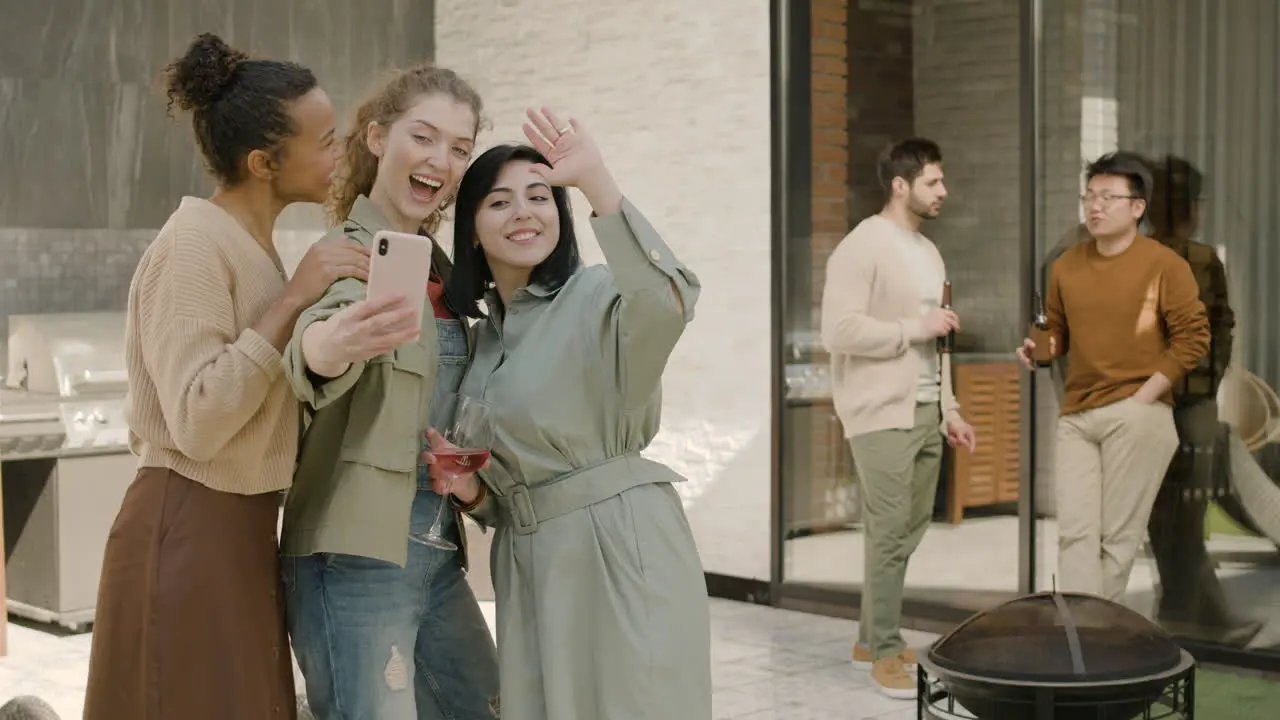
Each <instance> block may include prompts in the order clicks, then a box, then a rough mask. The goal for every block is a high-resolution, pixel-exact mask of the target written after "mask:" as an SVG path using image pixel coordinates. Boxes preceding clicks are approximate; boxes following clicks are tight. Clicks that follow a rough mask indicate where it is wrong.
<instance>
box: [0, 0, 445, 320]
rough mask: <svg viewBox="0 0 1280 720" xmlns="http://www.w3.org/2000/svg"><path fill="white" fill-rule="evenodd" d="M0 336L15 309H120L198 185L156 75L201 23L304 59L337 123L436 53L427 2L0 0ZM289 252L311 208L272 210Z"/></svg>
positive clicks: (191, 148)
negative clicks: (385, 76)
mask: <svg viewBox="0 0 1280 720" xmlns="http://www.w3.org/2000/svg"><path fill="white" fill-rule="evenodd" d="M0 5H2V6H3V13H2V14H3V16H4V22H2V23H0V258H3V260H0V337H4V336H6V335H7V333H8V316H9V315H11V314H15V313H32V312H71V311H86V310H110V309H118V308H123V307H124V303H125V298H126V293H127V290H128V286H129V280H130V279H131V277H132V274H133V270H134V267H135V265H136V263H137V260H138V257H139V256H140V255H141V253H142V251H143V250H144V249H145V248H146V246H147V244H148V243H149V242H150V241H151V239H152V238H153V237H154V236H155V232H156V230H157V229H158V228H159V227H160V226H161V225H163V224H164V221H165V219H166V218H167V217H168V215H169V213H170V212H171V211H172V209H173V208H174V207H176V205H177V203H178V201H179V199H180V198H181V197H182V196H183V195H189V194H195V195H207V194H208V193H209V192H210V191H211V190H212V186H211V184H210V182H209V180H208V179H207V177H206V176H205V174H204V171H203V169H202V167H201V164H200V159H199V157H198V155H197V153H196V150H195V144H194V141H193V140H192V137H191V129H190V121H189V118H188V117H187V116H181V117H179V118H177V119H175V120H170V119H169V118H168V117H167V116H166V115H165V98H164V94H163V90H162V85H161V80H160V72H161V70H162V69H163V67H164V66H165V65H166V64H167V63H168V62H169V61H170V60H171V59H172V58H173V57H176V56H177V55H178V54H180V53H181V52H183V51H184V50H185V49H186V46H187V44H188V43H189V42H190V40H191V39H192V38H193V37H194V36H195V35H196V34H197V33H200V32H206V31H208V32H216V33H218V34H220V35H222V37H223V38H224V39H226V40H227V41H228V42H230V43H231V44H232V45H234V46H236V47H238V48H240V49H243V50H246V51H249V52H251V53H253V54H257V55H260V56H264V57H274V58H287V59H291V60H295V61H297V62H301V63H303V64H304V65H307V66H308V67H310V68H311V69H312V70H313V71H315V73H316V75H317V77H318V78H319V79H320V82H321V84H322V85H323V86H324V88H325V89H326V90H327V91H328V92H329V94H330V96H331V97H332V98H333V100H334V103H335V105H336V106H337V109H338V111H339V113H340V115H339V117H340V118H341V119H340V121H339V122H340V124H345V119H346V113H347V111H348V109H349V106H350V104H351V103H352V102H353V101H355V100H357V99H358V98H359V96H360V94H361V93H363V92H364V89H365V86H366V84H367V83H369V82H370V81H371V79H372V78H373V77H374V76H375V75H376V73H377V72H378V71H380V70H383V69H385V68H388V67H391V66H394V65H406V64H410V63H414V62H418V61H422V60H427V59H430V58H431V57H432V56H433V47H434V2H433V0H361V2H358V3H357V2H355V1H354V0H182V1H181V2H176V3H174V2H168V0H111V1H110V2H108V1H106V0H40V1H39V2H16V1H11V0H3V2H2V3H0ZM279 227H280V229H281V232H280V233H279V236H280V237H279V240H280V242H281V245H282V247H281V252H282V255H283V256H284V258H285V260H286V263H288V264H290V265H292V263H293V262H296V258H297V257H299V256H300V255H301V252H302V250H303V249H304V248H305V246H306V244H307V243H308V242H309V240H310V239H311V238H314V237H315V236H316V235H318V231H319V230H320V229H321V228H322V224H321V216H320V213H319V212H318V208H316V207H314V206H312V207H302V208H293V209H291V210H290V211H288V212H286V214H285V215H284V216H282V217H281V222H280V225H279Z"/></svg>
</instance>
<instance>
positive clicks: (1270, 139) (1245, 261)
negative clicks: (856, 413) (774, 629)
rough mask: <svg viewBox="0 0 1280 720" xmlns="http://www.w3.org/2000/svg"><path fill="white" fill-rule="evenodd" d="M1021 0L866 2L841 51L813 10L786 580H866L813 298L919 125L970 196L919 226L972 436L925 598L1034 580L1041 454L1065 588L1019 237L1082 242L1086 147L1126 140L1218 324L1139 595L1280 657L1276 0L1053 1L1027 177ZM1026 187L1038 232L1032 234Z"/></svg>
mask: <svg viewBox="0 0 1280 720" xmlns="http://www.w3.org/2000/svg"><path fill="white" fill-rule="evenodd" d="M1020 5H1022V4H1021V3H1014V2H998V1H996V0H992V1H991V2H985V1H984V2H975V3H941V2H937V1H936V0H914V1H912V0H898V1H896V2H895V1H890V2H883V3H849V4H848V8H847V10H846V13H847V15H846V17H845V22H844V24H843V25H842V26H841V27H840V29H839V32H840V33H842V36H841V37H843V42H844V48H845V50H844V54H843V55H839V54H838V53H837V54H835V55H832V54H831V53H830V52H829V51H830V48H831V47H832V44H831V43H828V42H826V40H832V41H834V38H832V37H831V36H830V35H829V33H828V30H829V28H828V29H825V30H824V29H823V28H822V27H820V22H819V21H818V20H817V19H815V20H814V25H813V27H810V28H807V29H806V31H807V32H809V33H810V36H811V38H814V39H815V40H814V42H813V49H812V59H813V67H812V69H811V71H812V78H811V81H812V82H811V86H812V92H813V97H812V101H813V102H812V104H813V112H812V119H811V126H810V128H808V132H809V137H807V138H805V139H804V142H805V143H806V144H807V145H811V147H810V150H811V156H812V165H813V172H812V177H811V183H810V186H809V187H806V188H805V189H804V192H805V193H806V194H805V196H804V197H803V198H801V199H800V200H799V208H798V210H799V211H800V212H805V213H808V214H809V216H810V219H811V220H812V223H811V224H812V232H811V233H810V234H809V235H807V236H805V237H790V238H787V239H786V258H787V269H786V272H787V277H786V291H787V292H786V299H787V301H786V307H787V312H786V319H785V321H784V322H785V326H784V334H785V336H786V344H785V347H784V348H783V349H782V351H783V353H784V357H785V361H786V364H787V368H786V377H785V381H786V402H785V407H784V408H783V410H782V412H783V416H782V418H781V423H782V441H783V443H784V452H783V458H784V465H783V467H782V470H781V471H782V480H781V482H782V502H783V528H782V530H783V542H784V569H783V579H784V581H785V582H787V583H795V584H802V585H810V586H822V587H828V588H835V589H840V590H846V591H849V592H850V593H851V595H850V597H851V598H852V597H854V595H852V594H855V593H859V592H861V591H862V589H863V584H864V581H865V577H866V573H865V569H864V568H863V566H862V565H863V555H864V553H863V541H864V539H865V538H864V534H863V527H864V526H863V520H864V518H863V509H862V498H861V492H860V481H859V478H858V477H857V473H856V469H855V468H854V465H853V462H852V458H851V456H850V452H849V447H848V443H847V440H846V438H845V437H844V436H843V432H842V428H841V426H840V422H839V420H838V419H837V418H836V416H835V413H834V411H833V408H832V405H831V400H830V382H831V378H830V374H829V370H828V367H829V365H830V358H829V357H828V356H827V354H826V352H825V350H824V349H823V348H822V346H821V343H820V342H819V340H818V337H817V331H818V322H817V320H818V304H819V303H818V301H819V298H821V296H822V291H823V288H824V285H825V283H829V282H838V281H839V278H832V277H827V276H825V273H824V270H823V269H824V268H825V265H826V259H827V256H828V255H829V254H830V252H831V251H832V249H833V248H835V247H836V245H837V243H838V242H839V240H840V239H841V238H842V237H843V235H844V234H845V233H846V232H848V231H849V230H850V229H851V228H852V227H854V226H855V225H856V224H857V223H858V222H859V221H861V220H862V219H864V218H866V217H867V216H869V215H871V214H873V213H875V212H876V211H877V210H878V209H879V205H880V203H881V201H882V199H883V198H882V196H881V195H880V192H879V186H878V183H877V181H876V178H875V173H874V167H875V155H876V153H877V152H878V151H879V150H880V149H881V148H883V147H884V146H885V145H887V144H888V143H890V142H891V141H893V140H898V139H902V138H905V137H910V136H913V135H922V136H925V137H929V138H930V139H932V140H935V141H937V142H938V143H939V144H940V145H941V146H942V148H943V150H944V155H945V162H944V167H945V170H946V183H947V188H948V190H949V191H950V193H951V197H950V199H949V200H948V203H947V207H946V209H945V211H944V212H943V215H942V216H941V217H940V218H939V219H938V220H936V221H934V222H933V223H932V224H931V225H929V226H928V228H927V229H926V230H925V234H926V235H928V236H929V237H930V238H931V239H932V240H933V241H934V243H935V244H936V245H937V246H938V249H939V251H940V252H941V254H942V255H943V257H944V259H945V261H946V263H947V269H948V277H949V278H950V279H951V280H952V281H953V282H954V283H955V305H956V309H957V312H958V314H959V315H960V318H961V322H962V330H961V332H960V333H959V336H958V338H957V349H956V353H955V357H954V367H955V377H954V378H953V379H954V383H955V390H956V395H957V398H958V399H959V401H960V402H961V405H962V407H964V408H965V409H966V411H967V414H966V418H967V419H968V420H969V421H970V422H971V423H972V424H973V425H974V427H975V429H976V430H977V433H978V441H979V452H978V453H975V454H974V455H972V456H969V455H968V454H965V453H954V452H952V453H948V455H947V458H946V459H945V461H944V463H943V468H942V471H941V473H940V478H939V486H938V492H937V498H936V501H935V504H934V513H933V517H932V522H931V525H930V527H929V528H928V530H927V532H926V533H925V535H924V538H923V540H922V541H921V544H920V546H919V548H918V549H917V551H916V552H915V554H914V556H913V557H912V559H911V562H910V564H909V566H908V570H907V580H906V591H905V592H906V598H907V600H908V601H911V600H924V601H928V602H932V603H937V604H942V605H946V606H949V607H956V608H961V609H966V610H981V609H986V608H988V607H990V606H991V605H993V604H994V603H996V602H998V601H1000V600H1001V599H1004V598H1007V597H1009V596H1011V595H1013V594H1015V593H1016V592H1017V590H1018V586H1019V582H1018V581H1019V577H1018V572H1019V556H1018V553H1019V548H1020V547H1025V543H1026V542H1027V541H1028V539H1027V538H1024V537H1020V535H1019V523H1018V516H1017V507H1018V501H1019V500H1020V499H1022V498H1020V497H1019V494H1020V487H1019V483H1018V477H1019V473H1020V471H1021V468H1022V466H1023V464H1026V463H1031V464H1033V465H1034V468H1035V478H1036V486H1035V497H1036V503H1035V507H1034V508H1033V509H1032V510H1033V512H1034V513H1035V518H1036V523H1035V529H1036V538H1037V544H1036V548H1037V553H1038V555H1037V557H1036V561H1037V562H1036V567H1037V574H1036V578H1035V583H1036V586H1037V587H1038V588H1046V589H1047V588H1049V587H1051V586H1053V584H1054V583H1055V579H1056V577H1057V565H1056V563H1057V542H1058V537H1057V511H1058V508H1057V507H1056V503H1055V502H1054V495H1055V493H1054V488H1055V483H1056V482H1057V478H1055V477H1054V474H1053V472H1052V469H1053V466H1054V457H1055V446H1054V442H1053V428H1054V425H1055V422H1056V417H1057V415H1058V411H1059V396H1060V393H1061V390H1062V377H1063V371H1064V370H1065V366H1064V364H1063V362H1062V361H1059V362H1058V363H1056V364H1055V366H1054V368H1053V370H1052V371H1040V372H1038V373H1037V380H1036V387H1037V389H1038V392H1037V394H1036V397H1037V407H1036V408H1034V411H1035V414H1036V422H1035V426H1036V427H1037V429H1038V430H1037V437H1036V438H1035V439H1034V440H1035V442H1034V443H1033V445H1034V447H1035V454H1034V455H1033V456H1031V457H1022V456H1021V455H1020V452H1019V441H1020V439H1021V433H1022V432H1023V431H1025V429H1026V428H1027V427H1029V426H1030V422H1029V421H1030V418H1024V417H1022V416H1021V408H1020V406H1019V401H1020V387H1019V384H1018V378H1019V372H1020V371H1019V370H1018V368H1017V366H1016V365H1015V363H1014V360H1013V358H1012V356H1011V352H1010V351H1011V350H1012V348H1013V347H1015V345H1016V343H1017V342H1018V341H1020V339H1021V338H1022V337H1023V335H1024V334H1025V332H1026V326H1027V321H1028V320H1029V316H1028V308H1029V306H1030V300H1031V298H1030V297H1023V295H1024V294H1028V293H1027V292H1026V290H1027V283H1026V282H1025V281H1024V279H1023V278H1021V277H1019V274H1018V269H1017V262H1016V258H1017V257H1018V254H1019V252H1020V251H1021V250H1022V248H1023V247H1025V245H1026V244H1027V243H1034V244H1035V249H1036V251H1037V254H1038V255H1039V257H1040V258H1041V259H1042V261H1043V262H1042V269H1044V268H1047V267H1048V266H1049V264H1050V263H1052V261H1053V259H1054V258H1056V257H1057V256H1058V255H1060V254H1061V252H1063V251H1064V250H1065V249H1066V248H1068V247H1071V246H1072V245H1075V244H1078V243H1080V242H1089V241H1090V237H1089V233H1088V230H1087V228H1086V227H1084V225H1083V224H1082V219H1083V215H1082V204H1081V197H1082V195H1085V194H1086V187H1085V184H1084V183H1083V181H1082V168H1083V167H1084V166H1085V164H1086V163H1088V162H1089V161H1092V160H1094V159H1096V158H1097V157H1099V156H1101V155H1103V154H1104V153H1107V152H1111V151H1115V150H1124V151H1128V152H1133V153H1136V154H1138V155H1140V156H1141V157H1142V158H1144V159H1145V160H1146V162H1147V163H1148V166H1149V168H1150V170H1151V174H1152V176H1153V179H1154V186H1153V188H1152V196H1151V198H1150V202H1149V208H1148V212H1147V217H1146V218H1145V220H1144V222H1143V224H1142V226H1141V227H1142V232H1143V233H1144V234H1146V235H1148V236H1150V237H1152V238H1154V239H1156V240H1159V241H1160V242H1162V243H1165V244H1166V245H1168V246H1169V247H1171V248H1173V249H1174V250H1176V251H1177V252H1178V253H1179V254H1181V255H1182V256H1183V257H1184V259H1185V260H1186V262H1187V263H1188V265H1189V266H1190V267H1191V269H1192V271H1193V274H1194V275H1195V277H1196V280H1197V286H1198V288H1199V290H1200V295H1201V301H1202V302H1203V303H1204V305H1205V307H1206V312H1207V314H1208V316H1209V320H1210V326H1211V336H1212V342H1211V348H1210V352H1209V353H1208V354H1206V355H1205V357H1204V359H1203V360H1202V362H1201V365H1200V367H1198V368H1197V369H1196V371H1195V372H1193V373H1191V374H1190V375H1189V376H1188V377H1187V378H1186V379H1185V380H1184V381H1183V382H1182V383H1180V385H1179V387H1178V388H1177V391H1178V392H1177V405H1176V408H1175V424H1176V426H1177V429H1178V435H1179V449H1178V451H1177V452H1176V453H1175V456H1174V459H1173V460H1172V461H1171V462H1170V464H1169V467H1168V469H1167V472H1166V473H1165V476H1164V479H1163V481H1162V483H1161V485H1160V491H1159V494H1158V496H1157V499H1156V501H1155V504H1154V507H1153V509H1152V513H1151V517H1150V521H1149V523H1148V527H1147V533H1146V536H1145V537H1144V538H1143V545H1142V548H1141V549H1140V551H1139V556H1138V559H1137V561H1136V564H1135V566H1134V569H1133V572H1132V573H1131V575H1130V578H1129V583H1128V587H1127V590H1126V592H1125V594H1124V596H1123V598H1122V601H1123V602H1124V603H1125V604H1127V605H1129V606H1130V607H1133V608H1135V609H1137V610H1139V611H1141V612H1143V613H1144V614H1148V615H1150V616H1151V617H1153V618H1154V619H1156V620H1158V621H1159V622H1160V623H1162V624H1163V625H1164V626H1165V627H1167V628H1168V629H1169V630H1171V631H1173V632H1175V633H1177V634H1179V635H1183V636H1186V637H1189V638H1195V639H1198V640H1204V641H1209V642H1214V643H1221V644H1224V645H1230V646H1235V647H1245V648H1248V649H1250V650H1254V651H1259V652H1277V653H1280V622H1277V620H1280V551H1278V550H1277V548H1278V547H1280V398H1278V397H1277V394H1276V388H1280V324H1278V323H1277V322H1276V320H1275V315H1274V313H1275V312H1276V308H1277V307H1280V285H1277V284H1276V283H1275V276H1276V275H1277V274H1280V245H1277V243H1276V238H1277V237H1280V213H1277V211H1276V204H1275V202H1274V198H1275V197H1276V196H1277V194H1280V165H1278V164H1277V163H1276V162H1275V157H1276V152H1277V148H1280V124H1278V123H1277V122H1276V118H1275V115H1274V113H1275V108H1276V107H1280V85H1277V83H1276V70H1275V68H1277V67H1280V47H1278V46H1277V45H1276V43H1274V39H1273V37H1272V36H1273V34H1274V30H1275V28H1276V27H1277V26H1278V23H1280V4H1276V3H1271V2H1264V1H1262V0H1257V1H1256V2H1255V1H1254V0H1242V1H1241V2H1230V3H1224V2H1210V1H1209V0H1159V1H1156V0H1134V2H1124V3H1120V2H1116V0H1087V1H1084V2H1082V1H1080V0H1044V1H1043V2H1042V3H1041V8H1042V12H1041V22H1042V26H1041V27H1040V28H1039V31H1040V36H1041V39H1042V40H1041V42H1042V45H1041V57H1040V68H1041V74H1040V77H1039V78H1038V85H1039V87H1038V89H1037V98H1038V100H1039V103H1040V105H1039V107H1038V108H1037V110H1038V113H1037V117H1038V119H1039V120H1038V121H1039V123H1040V124H1039V128H1038V131H1039V136H1040V143H1041V147H1040V148H1039V150H1040V154H1039V157H1040V163H1039V172H1038V174H1037V176H1036V177H1034V178H1024V177H1021V175H1020V168H1021V167H1023V165H1022V164H1021V160H1022V158H1023V157H1024V153H1027V152H1030V149H1029V148H1024V147H1022V146H1021V144H1020V142H1021V140H1020V139H1021V137H1022V135H1021V133H1020V132H1019V129H1020V127H1021V125H1020V123H1021V122H1023V121H1024V116H1023V115H1022V114H1021V113H1020V109H1019V105H1018V104H1019V102H1020V98H1019V96H1018V87H1019V86H1018V80H1017V78H1018V74H1019V72H1020V68H1021V63H1022V62H1024V61H1025V59H1024V58H1022V57H1021V55H1020V49H1019V47H1018V42H1017V40H1018V39H1017V32H1016V28H1017V19H1018V12H1019V6H1020ZM817 39H822V40H823V42H821V43H819V42H817ZM833 118H834V120H833ZM1028 182H1033V183H1034V185H1035V190H1036V198H1037V202H1036V207H1035V208H1034V210H1035V214H1036V218H1037V223H1038V227H1037V228H1036V237H1034V238H1028V237H1024V236H1023V235H1024V234H1023V233H1022V232H1021V231H1020V222H1021V220H1022V217H1023V215H1022V213H1024V212H1026V211H1027V210H1029V209H1028V208H1023V207H1021V205H1022V203H1021V196H1020V192H1021V188H1022V187H1023V185H1024V184H1025V183H1028ZM1113 201H1115V199H1113ZM1092 204H1094V205H1098V204H1106V201H1105V200H1103V199H1101V198H1094V199H1093V203H1092ZM1042 282H1043V281H1041V283H1042ZM969 412H971V413H972V414H968V413H969Z"/></svg>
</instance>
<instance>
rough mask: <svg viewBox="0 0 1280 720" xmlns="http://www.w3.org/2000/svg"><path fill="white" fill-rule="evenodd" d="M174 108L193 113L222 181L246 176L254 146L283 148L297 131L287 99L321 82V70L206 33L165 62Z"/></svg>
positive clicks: (202, 150) (197, 130)
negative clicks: (266, 56) (260, 56)
mask: <svg viewBox="0 0 1280 720" xmlns="http://www.w3.org/2000/svg"><path fill="white" fill-rule="evenodd" d="M165 81H166V94H167V95H168V96H169V113H170V115H172V114H173V106H174V105H177V106H178V107H179V108H181V109H182V110H185V111H189V112H191V114H192V125H193V127H194V129H195V134H196V143H197V145H199V147H200V154H201V155H202V156H203V157H204V161H205V164H206V165H207V166H208V168H209V172H210V173H212V174H213V176H214V178H215V179H217V181H218V182H219V184H221V185H224V186H230V185H235V184H237V183H239V182H240V181H241V180H243V179H244V178H243V175H244V168H243V167H242V163H243V161H244V158H245V157H246V156H248V154H249V153H250V152H252V151H254V150H266V151H268V152H271V153H272V154H273V155H274V154H276V153H278V152H279V150H280V147H281V144H282V143H283V142H284V140H285V139H287V138H289V137H292V136H293V135H295V134H297V128H295V127H294V124H293V120H292V118H291V116H290V115H289V109H288V107H286V104H287V103H288V102H290V101H293V100H297V99H298V98H300V97H302V96H303V95H306V94H307V93H309V92H311V91H312V90H314V89H315V88H316V85H317V83H316V76H315V75H313V74H312V73H311V71H310V70H308V69H306V68H304V67H302V66H301V65H298V64H297V63H291V62H282V61H278V60H255V59H250V58H249V56H248V55H245V54H244V53H242V52H240V51H239V50H236V49H234V48H232V47H231V46H229V45H227V44H226V43H225V42H223V40H222V38H220V37H218V36H217V35H214V34H212V33H203V34H201V35H199V36H197V37H196V39H195V40H193V41H192V42H191V46H190V47H189V48H187V52H186V54H185V55H183V56H182V57H180V58H178V59H177V60H174V61H173V62H171V63H169V65H168V67H166V68H165Z"/></svg>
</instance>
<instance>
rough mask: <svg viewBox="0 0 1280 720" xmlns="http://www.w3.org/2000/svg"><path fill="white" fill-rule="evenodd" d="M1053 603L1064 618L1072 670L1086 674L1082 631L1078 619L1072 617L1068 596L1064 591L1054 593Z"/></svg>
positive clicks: (1079, 673)
mask: <svg viewBox="0 0 1280 720" xmlns="http://www.w3.org/2000/svg"><path fill="white" fill-rule="evenodd" d="M1053 604H1054V605H1057V606H1058V616H1059V617H1061V618H1062V630H1063V632H1064V633H1066V636H1067V648H1068V649H1069V650H1070V651H1071V670H1072V672H1074V673H1075V674H1076V675H1084V653H1083V652H1081V650H1080V632H1079V631H1078V630H1076V621H1075V620H1074V619H1073V618H1072V617H1071V610H1070V609H1069V608H1068V607H1067V600H1066V598H1064V597H1062V593H1057V592H1055V593H1054V594H1053Z"/></svg>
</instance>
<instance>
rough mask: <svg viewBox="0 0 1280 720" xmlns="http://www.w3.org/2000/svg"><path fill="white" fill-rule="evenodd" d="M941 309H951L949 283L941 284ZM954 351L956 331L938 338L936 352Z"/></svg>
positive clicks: (948, 281) (947, 281)
mask: <svg viewBox="0 0 1280 720" xmlns="http://www.w3.org/2000/svg"><path fill="white" fill-rule="evenodd" d="M942 309H943V310H950V309H951V281H950V280H945V281H943V283H942ZM955 349H956V331H955V330H951V331H949V332H947V334H946V335H943V336H942V337H940V338H938V352H940V353H949V352H951V351H952V350H955Z"/></svg>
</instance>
